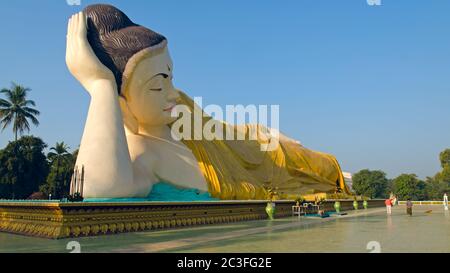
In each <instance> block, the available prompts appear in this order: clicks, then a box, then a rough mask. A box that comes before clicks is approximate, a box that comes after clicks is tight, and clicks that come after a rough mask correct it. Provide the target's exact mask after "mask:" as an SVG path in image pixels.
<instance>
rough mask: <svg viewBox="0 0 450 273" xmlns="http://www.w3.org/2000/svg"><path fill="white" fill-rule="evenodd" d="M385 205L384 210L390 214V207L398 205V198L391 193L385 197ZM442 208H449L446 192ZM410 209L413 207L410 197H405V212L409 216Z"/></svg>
mask: <svg viewBox="0 0 450 273" xmlns="http://www.w3.org/2000/svg"><path fill="white" fill-rule="evenodd" d="M384 203H385V205H386V212H387V214H388V215H390V214H392V207H393V206H397V205H398V199H397V196H396V195H393V194H391V196H390V197H389V198H388V199H386V200H385V201H384ZM443 204H444V209H445V210H446V211H448V210H449V208H448V195H447V193H445V194H444V202H443ZM412 209H413V202H412V201H411V199H409V198H408V199H407V201H406V214H408V215H409V216H412Z"/></svg>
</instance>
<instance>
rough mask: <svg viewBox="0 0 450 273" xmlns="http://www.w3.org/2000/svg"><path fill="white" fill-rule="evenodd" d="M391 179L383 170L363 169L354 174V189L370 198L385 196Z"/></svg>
mask: <svg viewBox="0 0 450 273" xmlns="http://www.w3.org/2000/svg"><path fill="white" fill-rule="evenodd" d="M388 183H389V180H388V179H387V178H386V174H385V173H384V172H382V171H371V170H367V169H366V170H362V171H359V172H358V173H356V174H354V175H353V190H354V191H355V192H356V194H358V195H364V196H367V197H370V198H385V197H386V195H387V191H388Z"/></svg>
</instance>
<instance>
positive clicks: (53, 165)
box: [40, 142, 75, 199]
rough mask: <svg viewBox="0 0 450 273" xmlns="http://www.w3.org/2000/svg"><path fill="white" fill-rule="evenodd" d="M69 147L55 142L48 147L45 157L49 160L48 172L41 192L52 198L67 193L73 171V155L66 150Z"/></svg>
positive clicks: (60, 196) (61, 196)
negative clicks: (52, 145)
mask: <svg viewBox="0 0 450 273" xmlns="http://www.w3.org/2000/svg"><path fill="white" fill-rule="evenodd" d="M68 149H69V147H68V146H67V145H66V144H65V143H64V142H61V143H58V142H57V143H56V145H55V147H52V148H50V152H49V153H48V154H47V159H48V160H49V162H50V173H49V175H48V177H47V181H46V184H44V185H43V186H41V188H40V189H41V192H43V193H44V194H46V195H47V196H48V195H50V194H51V195H52V196H53V197H54V198H59V199H61V198H63V197H64V196H67V195H68V191H69V188H70V179H71V176H72V173H73V165H74V163H75V162H74V160H73V158H74V157H73V155H72V154H70V153H69V152H68Z"/></svg>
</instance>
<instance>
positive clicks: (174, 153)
mask: <svg viewBox="0 0 450 273" xmlns="http://www.w3.org/2000/svg"><path fill="white" fill-rule="evenodd" d="M86 28H87V27H86V16H85V15H84V14H83V13H82V12H80V13H78V14H75V15H73V16H72V17H71V18H70V20H69V23H68V31H67V50H66V63H67V66H68V68H69V71H70V72H71V73H72V75H73V76H74V77H75V78H76V79H77V80H78V81H79V82H80V83H81V84H82V85H83V87H84V88H85V89H86V90H87V91H88V93H89V95H90V96H91V102H90V106H89V112H88V116H87V121H86V124H85V129H84V133H83V137H82V140H81V145H80V150H79V154H78V159H77V163H76V165H77V166H79V167H81V166H84V168H85V185H84V197H85V198H131V197H146V196H148V194H149V193H150V191H151V189H152V186H153V185H154V184H155V183H157V182H160V181H165V182H169V183H171V184H174V185H175V186H179V187H182V188H196V189H199V190H201V191H207V190H208V187H207V182H206V180H205V178H204V176H203V175H202V173H201V171H200V169H199V166H198V162H197V160H196V158H195V157H194V155H193V154H192V152H191V151H190V150H189V149H188V148H187V147H186V146H185V145H184V144H183V143H181V142H176V141H174V140H173V139H172V137H171V134H170V128H169V126H168V124H169V123H171V122H172V121H173V118H172V117H171V115H170V112H171V111H170V110H171V108H172V107H173V106H175V104H176V100H177V98H178V96H179V94H178V91H177V90H176V89H175V88H174V87H173V85H172V71H173V65H172V61H171V58H170V56H169V53H168V51H167V50H165V51H164V52H162V53H160V54H158V55H155V56H152V57H148V58H147V59H144V60H143V61H141V62H140V63H139V64H138V65H137V67H136V68H135V71H134V73H133V77H132V78H131V79H130V80H129V81H130V82H129V84H128V88H127V90H126V91H125V92H124V94H122V95H121V96H120V97H119V96H118V91H117V84H116V81H115V79H114V75H113V73H112V72H111V71H110V70H109V69H108V68H107V67H106V66H104V65H103V64H102V63H101V62H100V61H99V60H98V58H97V56H96V55H95V53H94V52H93V50H92V48H91V46H90V44H89V42H88V41H87V29H86ZM161 74H165V75H167V76H162V75H161ZM124 122H125V123H130V124H133V125H135V126H134V127H135V129H134V130H129V128H132V127H133V126H131V127H130V126H127V129H126V128H125V126H124Z"/></svg>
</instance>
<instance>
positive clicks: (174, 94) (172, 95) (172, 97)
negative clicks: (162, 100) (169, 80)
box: [167, 85, 180, 101]
mask: <svg viewBox="0 0 450 273" xmlns="http://www.w3.org/2000/svg"><path fill="white" fill-rule="evenodd" d="M179 97H180V95H179V93H178V90H177V89H176V88H174V87H173V85H172V86H171V87H170V88H169V92H168V93H167V100H168V101H176V100H177V99H178V98H179Z"/></svg>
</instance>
